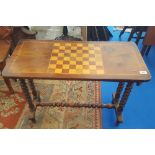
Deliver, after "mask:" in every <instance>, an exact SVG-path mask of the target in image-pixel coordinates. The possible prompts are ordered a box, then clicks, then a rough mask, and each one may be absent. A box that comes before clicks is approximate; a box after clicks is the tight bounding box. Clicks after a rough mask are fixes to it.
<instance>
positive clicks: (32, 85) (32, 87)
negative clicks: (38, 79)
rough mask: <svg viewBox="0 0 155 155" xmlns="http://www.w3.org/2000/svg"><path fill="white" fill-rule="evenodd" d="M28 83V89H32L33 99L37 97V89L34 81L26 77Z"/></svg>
mask: <svg viewBox="0 0 155 155" xmlns="http://www.w3.org/2000/svg"><path fill="white" fill-rule="evenodd" d="M28 83H29V86H30V89H31V91H32V95H33V99H34V100H35V99H37V91H36V88H35V85H34V82H33V80H32V79H28Z"/></svg>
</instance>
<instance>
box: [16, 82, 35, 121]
mask: <svg viewBox="0 0 155 155" xmlns="http://www.w3.org/2000/svg"><path fill="white" fill-rule="evenodd" d="M19 82H20V86H21V88H22V91H23V93H24V95H25V98H26V100H27V103H28V105H29V109H30V113H31V116H30V118H29V119H30V120H31V121H32V122H33V123H35V122H36V120H35V111H36V108H35V106H34V104H33V103H32V98H31V96H30V94H29V90H28V87H27V85H26V82H25V80H24V79H19Z"/></svg>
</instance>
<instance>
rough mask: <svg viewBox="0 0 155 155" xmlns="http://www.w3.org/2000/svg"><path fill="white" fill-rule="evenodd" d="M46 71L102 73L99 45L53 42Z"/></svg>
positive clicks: (101, 57)
mask: <svg viewBox="0 0 155 155" xmlns="http://www.w3.org/2000/svg"><path fill="white" fill-rule="evenodd" d="M48 72H51V73H56V74H95V75H96V74H104V67H103V55H102V52H101V48H100V47H99V46H94V44H87V43H76V44H75V43H67V42H66V43H61V42H60V43H58V42H55V43H53V49H52V51H51V58H50V62H49V66H48Z"/></svg>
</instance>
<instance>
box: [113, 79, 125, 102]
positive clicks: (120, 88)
mask: <svg viewBox="0 0 155 155" xmlns="http://www.w3.org/2000/svg"><path fill="white" fill-rule="evenodd" d="M123 88H124V82H119V84H118V87H117V90H116V93H113V94H112V103H113V104H118V101H119V99H120V95H121V93H122V91H123Z"/></svg>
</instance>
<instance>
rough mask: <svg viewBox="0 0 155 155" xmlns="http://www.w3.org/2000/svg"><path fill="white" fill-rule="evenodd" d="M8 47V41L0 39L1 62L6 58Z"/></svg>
mask: <svg viewBox="0 0 155 155" xmlns="http://www.w3.org/2000/svg"><path fill="white" fill-rule="evenodd" d="M9 49H10V42H8V41H6V40H0V63H2V62H3V61H4V60H5V59H6V57H7V55H8V52H9Z"/></svg>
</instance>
